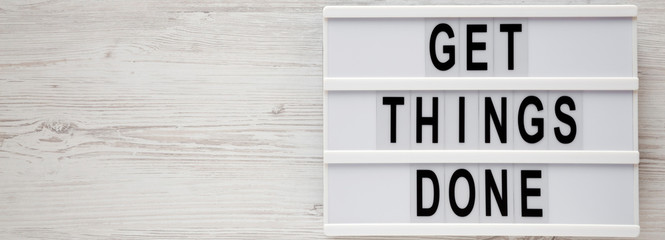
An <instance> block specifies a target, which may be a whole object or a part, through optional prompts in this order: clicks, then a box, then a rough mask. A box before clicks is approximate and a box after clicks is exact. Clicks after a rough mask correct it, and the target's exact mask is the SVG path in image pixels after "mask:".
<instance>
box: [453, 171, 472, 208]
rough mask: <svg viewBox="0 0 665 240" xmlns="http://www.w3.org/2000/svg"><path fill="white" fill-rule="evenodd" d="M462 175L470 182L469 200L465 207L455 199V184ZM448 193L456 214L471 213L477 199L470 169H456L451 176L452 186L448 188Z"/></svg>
mask: <svg viewBox="0 0 665 240" xmlns="http://www.w3.org/2000/svg"><path fill="white" fill-rule="evenodd" d="M460 177H463V178H465V179H466V182H468V183H469V202H468V203H467V204H466V207H464V208H460V207H459V206H457V202H456V201H455V184H456V183H457V179H459V178H460ZM448 195H449V196H448V199H449V200H450V207H451V208H452V209H453V212H455V215H457V216H460V217H466V216H467V215H469V214H470V213H471V210H473V205H474V204H475V201H476V186H475V185H474V183H473V177H472V176H471V173H470V172H469V171H467V170H466V169H463V168H461V169H457V170H455V172H454V173H453V176H452V177H451V178H450V188H448Z"/></svg>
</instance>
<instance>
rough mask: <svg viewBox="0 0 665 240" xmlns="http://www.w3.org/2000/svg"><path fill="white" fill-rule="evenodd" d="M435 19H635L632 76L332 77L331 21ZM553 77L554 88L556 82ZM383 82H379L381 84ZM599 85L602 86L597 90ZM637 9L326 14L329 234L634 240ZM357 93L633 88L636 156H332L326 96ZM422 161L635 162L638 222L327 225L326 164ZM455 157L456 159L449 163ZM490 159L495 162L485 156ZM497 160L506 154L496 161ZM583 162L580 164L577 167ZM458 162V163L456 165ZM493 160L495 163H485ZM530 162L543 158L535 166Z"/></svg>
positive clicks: (399, 9) (393, 9)
mask: <svg viewBox="0 0 665 240" xmlns="http://www.w3.org/2000/svg"><path fill="white" fill-rule="evenodd" d="M436 17H456V18H474V17H490V18H501V17H524V18H539V17H560V18H570V17H631V18H632V19H633V20H632V22H633V24H632V25H633V33H632V34H633V36H632V38H633V77H615V78H598V77H576V78H570V77H563V78H550V77H511V78H505V77H438V78H437V77H428V78H408V79H407V78H329V77H327V76H328V53H327V49H328V47H327V41H328V30H327V25H328V19H330V18H436ZM555 79H556V82H555ZM377 80H379V81H380V82H379V81H377ZM599 82H602V84H599ZM638 88H639V79H638V77H637V7H636V6H633V5H584V6H581V5H573V6H558V5H557V6H553V5H540V6H532V5H514V6H508V5H497V6H332V7H325V8H324V9H323V186H324V192H323V209H324V210H323V219H324V220H323V221H324V233H325V234H326V235H329V236H369V235H380V236H399V235H467V236H492V235H501V236H580V237H591V236H593V237H636V236H638V235H639V232H640V226H639V161H640V159H639V151H638V147H639V144H638V112H637V110H638V109H637V108H638V105H637V103H638V99H637V90H638ZM358 90H378V91H381V90H632V91H633V150H632V151H584V150H582V151H580V150H575V151H565V150H556V151H548V150H539V151H531V150H501V151H492V150H380V151H379V150H327V149H328V91H358ZM406 155H408V156H414V155H417V156H418V157H419V159H423V161H419V162H418V163H543V164H633V165H634V174H633V176H634V179H633V182H634V190H635V192H634V213H635V216H634V224H632V225H630V224H621V225H612V224H531V223H529V224H523V223H500V224H494V223H360V224H355V223H354V224H337V223H336V224H330V223H328V164H342V163H343V164H350V163H351V164H352V163H411V162H405V161H404V160H403V159H406V158H403V157H399V156H406ZM452 156H454V157H452ZM486 156H493V158H486ZM496 156H502V157H501V158H499V159H498V160H497V158H496ZM580 156H583V157H584V160H583V161H579V160H576V161H572V160H571V159H573V158H574V157H580ZM451 159H455V160H451ZM488 159H491V160H488ZM533 159H538V160H536V161H534V160H533Z"/></svg>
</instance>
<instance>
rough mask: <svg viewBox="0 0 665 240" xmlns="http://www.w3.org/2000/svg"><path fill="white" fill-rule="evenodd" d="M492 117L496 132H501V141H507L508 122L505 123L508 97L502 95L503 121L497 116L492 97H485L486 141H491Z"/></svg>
mask: <svg viewBox="0 0 665 240" xmlns="http://www.w3.org/2000/svg"><path fill="white" fill-rule="evenodd" d="M490 117H491V118H492V122H494V126H495V127H496V132H497V133H498V134H499V140H501V143H506V141H507V140H506V132H507V130H506V129H507V126H506V125H507V124H504V123H505V122H506V97H501V121H499V117H497V116H496V110H495V109H494V103H492V98H491V97H485V143H490Z"/></svg>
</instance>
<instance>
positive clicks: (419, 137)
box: [416, 97, 439, 143]
mask: <svg viewBox="0 0 665 240" xmlns="http://www.w3.org/2000/svg"><path fill="white" fill-rule="evenodd" d="M423 125H432V142H433V143H438V142H439V134H438V133H439V98H438V97H433V98H432V116H431V117H423V98H422V97H417V98H416V142H417V143H421V142H423Z"/></svg>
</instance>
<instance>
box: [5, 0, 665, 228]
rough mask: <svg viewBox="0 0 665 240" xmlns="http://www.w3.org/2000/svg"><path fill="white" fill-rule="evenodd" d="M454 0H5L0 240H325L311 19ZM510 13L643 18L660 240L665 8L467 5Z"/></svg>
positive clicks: (647, 156) (650, 212)
mask: <svg viewBox="0 0 665 240" xmlns="http://www.w3.org/2000/svg"><path fill="white" fill-rule="evenodd" d="M461 3H466V1H358V2H353V3H347V2H343V1H296V0H293V1H250V2H247V1H238V0H231V1H196V2H191V1H180V0H178V1H95V2H89V1H59V0H56V1H6V0H4V1H0V238H2V239H26V238H48V239H72V238H93V239H98V238H101V239H145V238H159V239H164V238H168V239H187V238H191V239H223V238H228V239H257V238H261V239H264V238H270V239H323V238H326V237H325V236H324V235H323V232H322V226H323V218H322V209H323V208H322V202H323V199H322V198H323V181H322V171H323V170H322V166H323V164H322V19H321V11H322V8H323V7H324V6H326V5H344V4H346V5H348V4H353V5H376V4H381V5H405V4H409V5H413V4H461ZM515 3H524V4H529V3H532V4H545V3H547V4H570V3H574V4H588V3H591V4H597V3H603V4H612V3H631V4H635V5H638V7H639V8H640V10H639V12H640V13H639V17H638V38H639V47H638V48H639V77H640V90H639V99H640V103H639V113H640V116H639V118H640V122H639V130H640V133H639V136H640V138H639V140H640V152H641V163H640V218H641V219H640V220H641V221H640V225H641V227H642V233H641V235H640V238H643V239H665V110H664V109H663V103H664V102H665V50H664V49H665V48H663V46H665V17H664V16H665V14H663V13H664V12H665V3H663V2H661V1H657V0H650V1H636V2H630V1H628V2H626V1H614V2H607V1H603V2H600V1H599V2H596V1H577V0H570V1H546V2H543V1H537V2H536V1H498V0H492V1H480V2H477V3H474V4H515ZM346 239H360V238H346ZM376 239H378V238H376ZM395 239H404V238H395ZM450 239H459V238H458V237H452V238H450ZM466 239H486V238H481V237H478V238H476V237H468V238H466ZM538 239H540V238H538ZM542 239H549V238H542Z"/></svg>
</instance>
